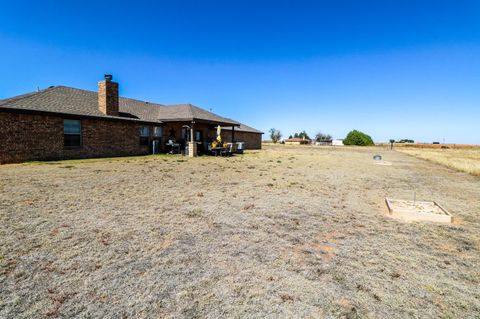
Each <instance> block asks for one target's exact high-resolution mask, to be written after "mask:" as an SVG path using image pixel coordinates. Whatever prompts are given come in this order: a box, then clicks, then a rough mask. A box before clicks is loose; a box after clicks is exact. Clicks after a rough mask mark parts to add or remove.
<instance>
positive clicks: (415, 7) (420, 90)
mask: <svg viewBox="0 0 480 319" xmlns="http://www.w3.org/2000/svg"><path fill="white" fill-rule="evenodd" d="M0 48H1V49H0V98H6V97H10V96H13V95H18V94H21V93H25V92H30V91H34V90H36V88H37V87H40V88H45V87H48V86H50V85H67V86H73V87H78V88H83V89H89V90H96V85H97V81H98V80H100V79H101V78H102V76H103V74H104V73H112V74H113V75H114V79H115V80H117V81H118V82H119V83H120V93H121V95H123V96H128V97H132V98H138V99H142V100H148V101H153V102H159V103H163V104H173V103H192V104H196V105H199V106H201V107H203V108H205V109H212V110H213V111H214V112H216V113H218V114H221V115H223V116H227V117H231V118H234V119H237V120H239V121H242V122H244V123H246V124H249V125H251V126H254V127H256V128H259V129H262V130H264V131H267V130H268V129H269V128H271V127H275V128H278V129H280V130H281V131H282V132H283V134H284V136H288V135H289V134H292V133H294V132H295V131H300V130H306V131H307V132H308V133H309V134H311V135H314V134H315V133H316V132H317V131H319V130H321V131H322V132H325V133H330V134H332V135H333V136H334V137H335V138H343V137H344V136H345V134H346V133H347V132H348V131H349V130H351V129H359V130H362V131H365V132H366V133H368V134H370V135H371V136H372V137H373V138H374V140H375V141H385V140H388V139H389V138H398V139H400V138H411V139H415V140H418V141H425V142H431V141H434V140H435V141H440V142H442V141H443V139H445V141H446V142H452V143H480V1H473V0H472V1H462V0H456V1H441V0H436V1H421V0H417V1H408V0H403V1H368V0H365V1H342V0H337V1H334V0H331V1H281V0H277V1H250V0H242V1H155V2H154V1H151V2H144V1H140V0H137V1H125V2H123V1H113V0H109V1H101V0H100V1H95V2H93V1H92V2H89V1H58V2H53V1H31V2H26V1H1V2H0Z"/></svg>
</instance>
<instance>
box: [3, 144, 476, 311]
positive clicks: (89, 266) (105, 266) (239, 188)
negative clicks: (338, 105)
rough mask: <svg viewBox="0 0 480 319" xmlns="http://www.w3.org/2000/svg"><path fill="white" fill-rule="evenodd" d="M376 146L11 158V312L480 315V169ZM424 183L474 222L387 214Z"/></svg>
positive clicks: (6, 287)
mask: <svg viewBox="0 0 480 319" xmlns="http://www.w3.org/2000/svg"><path fill="white" fill-rule="evenodd" d="M378 152H379V149H376V148H353V147H352V148H351V147H343V148H334V147H309V146H285V145H278V146H268V147H267V148H266V149H264V150H262V151H255V152H249V153H247V154H245V155H242V156H235V157H232V158H219V157H216V158H214V157H200V158H195V159H189V160H186V159H184V158H182V157H177V156H154V157H138V158H128V159H116V160H108V159H107V160H101V161H65V162H58V163H49V164H42V163H36V164H29V165H5V166H1V167H0V239H1V241H0V291H1V294H0V317H1V318H32V317H33V318H55V317H108V318H122V317H125V318H151V317H167V318H168V317H172V318H173V317H175V318H192V317H198V318H205V317H208V318H217V317H254V318H265V317H270V318H277V317H330V318H331V317H340V318H356V317H380V318H385V317H389V318H405V317H453V318H465V317H474V316H475V315H476V314H478V313H480V288H479V287H480V280H479V278H480V271H479V269H480V267H479V266H480V247H479V241H480V224H479V218H478V217H479V216H478V212H479V211H480V187H479V185H480V179H479V178H478V177H475V176H471V175H468V174H464V173H459V172H455V171H452V170H450V169H448V168H445V167H442V166H437V165H435V164H432V163H429V162H426V161H423V160H420V159H416V158H414V157H411V156H407V155H405V154H402V153H399V152H395V151H386V150H383V151H381V153H382V157H383V159H384V160H386V161H388V162H391V163H392V165H391V166H382V165H372V156H373V155H375V154H377V153H378ZM413 191H415V192H416V196H417V198H419V199H421V198H426V199H427V198H428V199H429V200H437V201H439V200H440V199H441V203H442V206H444V207H445V208H446V209H448V210H449V211H451V212H454V213H455V216H456V217H457V216H458V217H459V219H461V221H462V222H461V223H460V224H434V223H420V222H413V223H403V222H401V221H398V220H393V219H391V218H388V217H387V210H386V208H385V203H384V198H385V197H394V198H410V196H411V194H412V193H413Z"/></svg>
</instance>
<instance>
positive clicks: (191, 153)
mask: <svg viewBox="0 0 480 319" xmlns="http://www.w3.org/2000/svg"><path fill="white" fill-rule="evenodd" d="M194 125H195V122H194V121H192V123H191V124H190V142H189V143H188V157H195V156H197V143H195V135H194V134H195V130H194Z"/></svg>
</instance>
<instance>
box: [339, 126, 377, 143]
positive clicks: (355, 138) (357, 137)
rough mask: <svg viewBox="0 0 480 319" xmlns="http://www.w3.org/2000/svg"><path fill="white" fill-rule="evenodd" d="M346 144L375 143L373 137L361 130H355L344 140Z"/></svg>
mask: <svg viewBox="0 0 480 319" xmlns="http://www.w3.org/2000/svg"><path fill="white" fill-rule="evenodd" d="M343 144H344V145H359V146H369V145H374V143H373V140H372V138H371V137H370V136H369V135H367V134H365V133H363V132H360V131H357V130H353V131H351V132H350V133H348V134H347V137H346V138H345V139H344V140H343Z"/></svg>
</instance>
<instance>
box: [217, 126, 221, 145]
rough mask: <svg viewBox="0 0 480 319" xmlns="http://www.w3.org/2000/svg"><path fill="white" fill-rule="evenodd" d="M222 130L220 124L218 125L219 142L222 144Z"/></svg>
mask: <svg viewBox="0 0 480 319" xmlns="http://www.w3.org/2000/svg"><path fill="white" fill-rule="evenodd" d="M221 132H222V128H221V127H220V125H219V126H218V127H217V142H218V143H219V144H220V143H222V137H221V136H220V133H221Z"/></svg>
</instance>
